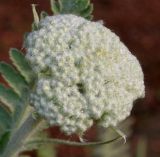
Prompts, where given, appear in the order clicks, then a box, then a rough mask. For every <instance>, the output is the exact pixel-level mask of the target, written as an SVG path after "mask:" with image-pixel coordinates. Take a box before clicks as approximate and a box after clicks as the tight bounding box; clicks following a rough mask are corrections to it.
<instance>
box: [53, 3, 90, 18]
mask: <svg viewBox="0 0 160 157" xmlns="http://www.w3.org/2000/svg"><path fill="white" fill-rule="evenodd" d="M51 10H52V11H53V13H54V14H75V15H78V16H82V17H84V18H87V19H90V20H91V18H92V16H91V14H92V12H93V5H92V4H91V3H90V0H58V1H55V0H51Z"/></svg>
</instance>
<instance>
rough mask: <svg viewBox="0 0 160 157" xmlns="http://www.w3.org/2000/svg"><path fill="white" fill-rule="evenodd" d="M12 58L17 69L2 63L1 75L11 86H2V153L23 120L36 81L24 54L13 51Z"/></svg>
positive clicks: (0, 127)
mask: <svg viewBox="0 0 160 157" xmlns="http://www.w3.org/2000/svg"><path fill="white" fill-rule="evenodd" d="M10 58H11V60H12V61H13V64H14V66H15V67H16V68H17V69H15V68H14V67H13V66H12V65H10V64H8V63H5V62H0V73H1V75H2V77H3V78H4V80H5V81H6V82H7V83H8V85H9V86H10V88H8V87H5V85H3V84H0V102H1V103H0V148H1V149H0V153H2V152H3V150H4V148H5V146H6V144H7V143H8V141H9V138H10V135H11V134H12V132H14V131H15V130H16V129H17V127H18V126H19V123H20V121H21V120H22V119H23V115H24V112H25V110H26V107H27V105H28V96H29V90H30V89H31V88H32V86H31V85H32V84H33V81H34V79H35V77H34V74H33V72H32V70H31V68H30V66H29V63H28V62H27V61H26V59H25V57H24V55H23V54H22V52H20V51H19V50H17V49H11V50H10Z"/></svg>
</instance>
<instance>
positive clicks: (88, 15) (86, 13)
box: [80, 4, 93, 19]
mask: <svg viewBox="0 0 160 157" xmlns="http://www.w3.org/2000/svg"><path fill="white" fill-rule="evenodd" d="M92 12H93V4H91V5H89V6H88V7H87V8H86V9H85V10H83V11H82V12H81V13H80V15H81V16H83V17H85V18H87V19H92V17H93V16H92V15H91V14H92Z"/></svg>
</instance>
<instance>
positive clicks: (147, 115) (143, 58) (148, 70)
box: [0, 0, 160, 157]
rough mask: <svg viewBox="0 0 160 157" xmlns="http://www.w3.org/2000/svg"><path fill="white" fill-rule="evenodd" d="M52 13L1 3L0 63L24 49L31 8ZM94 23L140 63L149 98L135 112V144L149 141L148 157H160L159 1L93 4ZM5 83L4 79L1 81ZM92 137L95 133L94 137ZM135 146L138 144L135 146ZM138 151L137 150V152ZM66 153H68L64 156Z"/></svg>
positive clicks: (78, 154)
mask: <svg viewBox="0 0 160 157" xmlns="http://www.w3.org/2000/svg"><path fill="white" fill-rule="evenodd" d="M31 3H36V4H40V5H39V6H38V9H39V10H46V11H47V10H48V12H50V11H49V1H44V0H21V1H19V0H0V60H6V61H9V59H8V50H9V48H10V47H17V48H21V47H22V40H23V34H24V32H27V31H30V26H31V22H32V11H31V7H30V4H31ZM93 3H94V8H95V11H94V20H100V19H102V20H103V21H104V23H105V25H106V26H107V27H108V28H110V29H111V30H112V31H113V32H115V33H116V34H117V35H119V36H120V38H121V40H122V41H123V42H124V43H125V44H126V45H127V46H128V48H129V49H130V50H131V51H132V53H133V54H134V55H136V56H137V58H138V59H139V61H140V63H141V65H142V68H143V71H144V75H145V84H146V97H145V99H144V100H141V101H139V102H137V103H136V104H135V106H134V109H133V114H132V115H133V117H135V120H136V122H135V125H134V127H133V130H134V134H133V141H136V140H135V139H136V138H137V137H139V136H141V135H143V136H145V137H147V140H148V151H147V152H148V153H147V154H148V157H159V156H160V125H159V124H160V123H159V120H160V114H159V113H160V70H159V69H160V1H159V0H141V1H140V0H119V1H118V0H93ZM0 80H2V79H0ZM90 134H92V133H90ZM133 145H135V144H133ZM60 150H61V151H60V152H63V153H59V154H60V155H59V156H61V157H63V156H65V157H66V153H67V157H72V156H74V157H82V156H83V157H89V152H88V150H86V149H83V150H82V149H73V148H72V149H71V148H68V147H67V148H65V147H62V148H60ZM133 150H134V149H133ZM64 152H65V153H64Z"/></svg>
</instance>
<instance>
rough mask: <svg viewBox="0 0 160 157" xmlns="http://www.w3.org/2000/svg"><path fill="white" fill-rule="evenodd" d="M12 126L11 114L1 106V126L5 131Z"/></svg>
mask: <svg viewBox="0 0 160 157" xmlns="http://www.w3.org/2000/svg"><path fill="white" fill-rule="evenodd" d="M11 125H12V117H11V113H9V112H8V111H7V109H5V108H4V107H3V106H2V105H0V126H1V128H3V129H4V130H8V129H10V128H11Z"/></svg>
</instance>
